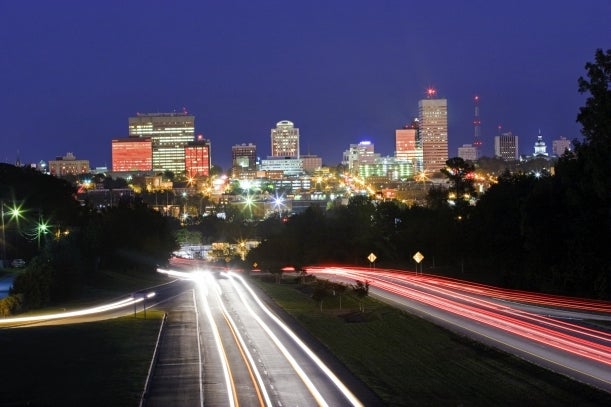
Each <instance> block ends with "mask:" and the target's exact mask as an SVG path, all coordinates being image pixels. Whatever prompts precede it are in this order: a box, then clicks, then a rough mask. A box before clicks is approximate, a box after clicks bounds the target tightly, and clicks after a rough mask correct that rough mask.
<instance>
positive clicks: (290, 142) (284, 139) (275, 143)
mask: <svg viewBox="0 0 611 407" xmlns="http://www.w3.org/2000/svg"><path fill="white" fill-rule="evenodd" d="M271 146H272V154H271V156H272V157H284V158H299V129H298V128H295V125H294V124H293V123H292V122H290V121H288V120H283V121H280V122H278V123H276V128H274V129H272V131H271Z"/></svg>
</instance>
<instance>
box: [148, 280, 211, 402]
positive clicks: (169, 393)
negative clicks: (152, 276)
mask: <svg viewBox="0 0 611 407" xmlns="http://www.w3.org/2000/svg"><path fill="white" fill-rule="evenodd" d="M160 308H161V309H163V310H164V311H166V313H167V320H166V323H165V326H164V329H163V332H162V335H161V338H160V342H159V348H158V359H157V362H156V364H155V366H154V370H153V374H152V376H151V377H150V383H149V389H148V392H147V394H146V395H145V397H144V400H143V401H144V403H143V405H145V406H146V407H157V406H159V407H167V406H203V388H202V356H201V352H200V350H201V344H200V342H199V340H198V322H197V316H196V309H195V298H194V292H193V290H189V291H185V292H184V293H183V294H181V295H178V296H176V297H174V298H173V299H172V300H170V301H168V302H166V303H164V304H163V306H160ZM219 405H221V404H219Z"/></svg>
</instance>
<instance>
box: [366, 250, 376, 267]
mask: <svg viewBox="0 0 611 407" xmlns="http://www.w3.org/2000/svg"><path fill="white" fill-rule="evenodd" d="M376 259H377V257H376V255H375V254H373V253H369V256H367V260H369V263H371V264H370V267H373V268H375V261H376Z"/></svg>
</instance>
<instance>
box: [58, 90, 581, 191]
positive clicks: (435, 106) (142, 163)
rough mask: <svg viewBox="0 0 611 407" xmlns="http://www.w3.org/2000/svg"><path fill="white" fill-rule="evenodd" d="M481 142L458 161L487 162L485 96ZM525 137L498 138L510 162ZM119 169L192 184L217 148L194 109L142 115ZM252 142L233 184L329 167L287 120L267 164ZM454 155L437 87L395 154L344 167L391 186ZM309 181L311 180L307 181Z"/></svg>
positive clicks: (362, 152)
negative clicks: (198, 128)
mask: <svg viewBox="0 0 611 407" xmlns="http://www.w3.org/2000/svg"><path fill="white" fill-rule="evenodd" d="M473 124H474V141H473V143H472V144H465V145H463V146H462V147H459V148H458V154H457V156H459V157H461V158H463V159H465V160H470V161H476V160H478V159H479V158H481V147H482V142H481V137H480V135H479V132H480V128H479V127H480V125H479V108H478V97H476V98H475V116H474V122H473ZM518 141H519V140H518V136H517V135H513V134H512V133H510V132H509V133H500V134H499V135H497V136H495V137H494V155H495V156H496V157H498V158H501V159H504V160H506V161H517V160H520V159H521V157H520V155H519V143H518ZM111 145H112V148H111V151H112V169H111V170H110V172H111V173H112V174H113V175H115V176H128V175H130V174H140V175H141V174H150V175H154V174H164V173H167V172H172V173H173V174H175V175H179V176H183V175H184V177H185V178H190V179H194V178H201V177H209V176H210V175H211V168H212V164H213V162H212V143H211V141H210V140H208V139H205V138H204V137H203V136H202V135H196V133H195V116H193V115H190V114H189V113H188V112H187V111H182V112H178V113H177V112H174V113H138V114H136V115H135V116H133V117H129V120H128V136H127V137H125V138H117V139H113V140H112V143H111ZM566 149H569V150H570V149H571V142H570V141H569V140H567V139H566V138H561V139H560V140H554V141H553V148H552V150H553V151H552V155H555V156H560V155H562V154H563V153H564V151H565V150H566ZM260 155H261V154H260V151H258V150H257V146H256V145H255V144H252V143H242V144H237V145H234V146H233V147H232V150H231V157H232V167H231V171H230V176H231V177H232V178H233V179H243V180H255V179H272V180H275V181H276V182H280V183H281V184H282V186H285V187H289V188H291V187H292V188H296V189H307V188H309V180H308V179H307V175H308V174H313V173H314V172H315V171H317V170H319V169H321V167H322V159H321V158H320V157H319V156H316V155H309V154H301V151H300V134H299V128H297V127H295V125H294V123H292V122H290V121H288V120H283V121H280V122H278V123H277V124H276V127H274V128H272V129H271V131H270V154H269V155H267V156H266V157H265V158H260ZM548 155H549V154H548V153H547V146H546V144H545V142H544V141H543V138H542V135H541V133H539V135H538V137H537V141H536V143H535V145H534V152H533V156H538V157H546V156H548ZM448 158H449V154H448V104H447V99H444V98H437V97H436V91H435V90H434V89H429V90H428V92H427V97H426V98H425V99H422V100H420V101H419V102H418V117H417V118H415V119H414V120H413V121H412V123H411V124H409V125H407V126H405V127H404V128H401V129H397V130H396V131H395V152H394V155H393V156H381V154H379V153H376V152H375V148H374V145H373V143H371V142H370V141H361V142H360V143H358V144H351V145H349V146H348V149H347V150H345V151H344V152H343V156H342V164H343V165H344V166H345V167H346V168H347V170H348V172H349V173H351V174H354V175H358V176H360V177H361V178H363V179H367V178H371V177H373V178H386V179H388V180H390V181H405V180H410V179H414V178H415V177H416V176H417V175H418V174H424V173H427V174H435V173H438V172H439V170H441V169H442V168H444V167H445V163H446V161H447V160H448ZM48 172H49V173H51V174H53V175H56V176H62V175H66V174H83V173H88V172H91V169H90V168H89V162H88V161H87V160H78V159H76V157H75V156H74V155H72V154H71V153H68V154H67V155H66V156H64V157H58V158H56V160H51V161H50V162H49V168H48ZM303 176H306V177H305V181H304V178H303Z"/></svg>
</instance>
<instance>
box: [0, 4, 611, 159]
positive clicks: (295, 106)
mask: <svg viewBox="0 0 611 407" xmlns="http://www.w3.org/2000/svg"><path fill="white" fill-rule="evenodd" d="M144 4H146V7H142V6H143V5H144ZM349 5H350V7H347V3H344V2H341V1H339V2H336V3H332V4H327V3H323V2H318V1H314V2H308V3H307V4H287V3H286V2H278V1H265V2H262V3H258V4H252V3H251V2H241V1H236V2H233V3H230V4H215V5H209V4H202V3H201V2H192V1H184V2H180V3H179V4H178V6H172V7H170V6H163V5H155V4H153V5H151V4H149V3H141V2H133V3H130V4H121V3H119V2H116V3H115V2H110V3H105V4H104V5H103V6H102V5H87V4H80V3H74V4H71V3H69V2H66V3H58V4H48V3H47V2H42V1H40V2H34V3H33V6H32V5H30V6H26V5H23V4H20V3H18V2H10V3H8V2H6V3H2V4H0V40H2V42H3V48H4V50H3V53H4V55H5V58H3V59H4V62H3V63H2V64H0V74H1V75H0V78H1V79H0V81H1V82H0V83H1V84H2V88H3V90H4V96H5V97H3V98H2V107H1V109H0V112H1V113H0V115H1V116H0V117H1V118H2V122H3V124H4V126H3V130H2V132H1V134H2V136H1V137H2V139H1V142H2V143H1V144H2V146H3V147H2V150H1V151H2V155H1V156H0V161H3V162H9V163H14V162H15V161H16V159H17V157H19V159H20V160H21V162H37V161H40V160H45V161H48V160H51V159H53V158H54V157H56V156H63V155H64V154H66V153H67V152H72V153H74V155H75V156H76V157H77V158H78V159H87V160H89V161H90V163H91V167H92V168H95V167H100V166H107V167H109V168H110V167H111V142H112V140H113V139H119V138H126V137H128V118H129V117H132V116H134V115H136V114H137V113H138V112H149V113H152V112H170V111H177V112H179V111H182V110H183V108H186V109H187V110H188V112H189V114H191V115H193V116H195V118H196V121H195V134H196V135H197V134H203V136H204V137H205V138H206V139H209V140H210V141H211V145H212V157H213V164H218V165H220V166H221V167H222V168H223V170H225V171H227V170H229V168H230V166H231V154H232V146H234V145H238V144H243V143H252V144H254V145H257V149H258V151H257V152H258V155H259V156H261V158H265V157H266V156H267V155H268V151H269V150H270V148H271V147H270V142H269V131H270V130H269V129H271V128H273V127H274V125H275V124H276V123H277V122H279V121H283V120H288V121H291V122H293V123H294V124H295V127H297V128H299V129H300V150H301V154H316V155H319V156H321V157H322V158H323V163H324V164H327V165H336V164H338V163H339V162H341V159H342V153H343V151H345V150H346V149H347V148H348V146H349V145H350V144H356V143H359V142H360V141H363V140H370V141H371V142H372V143H374V144H375V146H376V147H375V148H376V152H379V153H380V154H382V155H392V154H393V152H394V146H395V131H396V130H397V129H400V128H402V127H403V126H405V125H406V124H409V123H411V121H412V120H413V118H414V117H417V116H418V101H419V100H421V99H423V98H424V97H425V94H426V89H428V88H429V87H434V88H436V89H437V91H438V97H440V98H444V99H447V101H448V153H449V156H450V157H453V156H456V155H457V149H458V147H460V146H462V145H463V144H468V143H472V142H473V138H474V127H473V116H474V103H473V98H474V96H475V95H477V96H479V98H480V100H479V110H480V119H481V131H480V135H481V139H482V141H483V143H484V145H483V152H484V155H487V156H491V155H492V152H493V145H494V136H496V135H498V134H499V132H501V131H502V132H512V133H513V134H515V135H516V136H518V137H519V138H520V152H521V153H523V154H531V153H532V148H533V145H534V143H535V142H536V141H537V136H538V135H539V130H541V133H542V136H543V140H544V141H545V142H546V143H547V145H548V146H551V145H552V141H553V140H556V139H560V138H561V137H566V138H567V139H569V140H572V139H574V138H578V137H579V136H580V133H579V126H578V124H577V123H576V122H575V119H576V116H577V113H578V109H579V107H580V106H582V105H583V101H584V100H585V98H584V97H583V96H582V95H579V94H578V92H577V79H578V77H579V76H583V75H585V69H584V66H585V64H586V63H587V62H589V61H592V59H593V56H594V52H595V50H596V49H597V48H606V47H608V40H609V38H611V28H609V25H608V20H609V17H611V5H610V4H609V3H608V2H604V1H588V2H585V3H581V2H577V1H563V2H560V3H557V4H556V5H555V6H554V7H553V8H550V7H549V3H547V2H544V1H535V2H528V3H526V2H525V3H524V6H526V5H528V7H519V6H516V5H513V4H512V5H491V4H489V3H487V2H474V3H469V4H455V2H450V1H448V2H444V1H442V2H439V3H436V5H435V6H430V5H422V4H409V5H408V4H403V2H388V3H385V4H382V5H381V4H376V3H374V2H365V1H353V2H350V3H349ZM159 27H166V29H159ZM499 125H500V126H501V128H500V129H499Z"/></svg>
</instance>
